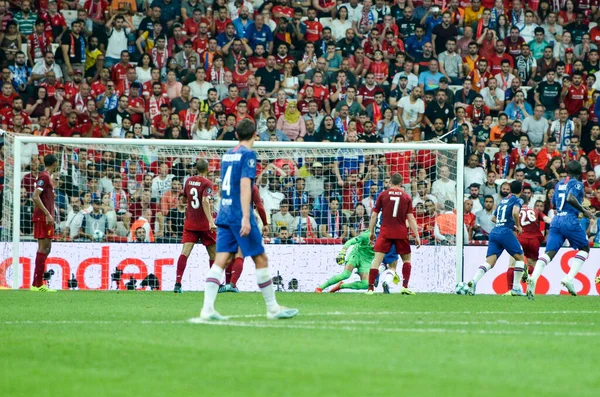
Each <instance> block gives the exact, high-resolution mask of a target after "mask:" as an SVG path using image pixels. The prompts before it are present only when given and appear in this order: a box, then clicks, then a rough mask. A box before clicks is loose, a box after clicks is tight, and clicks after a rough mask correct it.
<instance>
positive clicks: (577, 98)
mask: <svg viewBox="0 0 600 397" xmlns="http://www.w3.org/2000/svg"><path fill="white" fill-rule="evenodd" d="M587 98H588V91H587V88H585V86H584V85H583V84H580V85H579V87H575V85H573V84H571V86H570V87H569V91H567V95H566V96H565V107H566V108H567V110H568V111H569V114H579V111H580V110H581V109H582V108H583V104H584V103H585V101H587Z"/></svg>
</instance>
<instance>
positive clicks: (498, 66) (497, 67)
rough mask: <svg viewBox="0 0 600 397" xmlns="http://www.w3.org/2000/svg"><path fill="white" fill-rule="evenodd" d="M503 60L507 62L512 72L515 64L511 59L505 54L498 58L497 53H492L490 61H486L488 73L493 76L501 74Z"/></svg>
mask: <svg viewBox="0 0 600 397" xmlns="http://www.w3.org/2000/svg"><path fill="white" fill-rule="evenodd" d="M505 59H506V60H507V61H508V62H510V70H513V69H514V68H515V62H514V60H513V57H511V56H510V55H508V54H506V53H504V54H502V56H499V55H498V54H497V53H494V55H492V56H491V57H490V59H488V63H489V65H490V72H491V73H492V74H493V75H494V76H495V75H497V74H498V73H501V72H502V61H503V60H505Z"/></svg>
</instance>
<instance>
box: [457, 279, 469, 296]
mask: <svg viewBox="0 0 600 397" xmlns="http://www.w3.org/2000/svg"><path fill="white" fill-rule="evenodd" d="M468 290H469V287H468V286H467V283H464V282H462V281H461V282H460V283H458V284H456V293H457V294H458V295H466V294H467V291H468Z"/></svg>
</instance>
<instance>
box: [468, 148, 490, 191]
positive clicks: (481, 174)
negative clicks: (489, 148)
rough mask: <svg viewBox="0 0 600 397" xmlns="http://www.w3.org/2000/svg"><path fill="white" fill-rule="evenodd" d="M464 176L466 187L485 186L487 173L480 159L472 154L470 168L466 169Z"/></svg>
mask: <svg viewBox="0 0 600 397" xmlns="http://www.w3.org/2000/svg"><path fill="white" fill-rule="evenodd" d="M464 174H465V176H464V181H465V186H472V185H473V184H477V185H483V184H485V181H486V175H485V171H484V170H483V168H482V167H481V166H480V165H479V158H478V157H477V155H476V154H472V155H471V156H469V162H468V166H467V167H465V171H464Z"/></svg>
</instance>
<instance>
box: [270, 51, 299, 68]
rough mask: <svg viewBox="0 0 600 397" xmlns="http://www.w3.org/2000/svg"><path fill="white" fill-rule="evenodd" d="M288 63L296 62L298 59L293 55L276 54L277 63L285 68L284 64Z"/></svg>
mask: <svg viewBox="0 0 600 397" xmlns="http://www.w3.org/2000/svg"><path fill="white" fill-rule="evenodd" d="M286 63H296V60H295V59H294V57H293V56H291V55H289V54H288V55H286V56H284V57H282V56H280V55H279V54H275V64H276V65H277V66H279V67H281V68H282V69H283V65H285V64H286Z"/></svg>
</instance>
